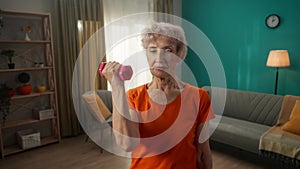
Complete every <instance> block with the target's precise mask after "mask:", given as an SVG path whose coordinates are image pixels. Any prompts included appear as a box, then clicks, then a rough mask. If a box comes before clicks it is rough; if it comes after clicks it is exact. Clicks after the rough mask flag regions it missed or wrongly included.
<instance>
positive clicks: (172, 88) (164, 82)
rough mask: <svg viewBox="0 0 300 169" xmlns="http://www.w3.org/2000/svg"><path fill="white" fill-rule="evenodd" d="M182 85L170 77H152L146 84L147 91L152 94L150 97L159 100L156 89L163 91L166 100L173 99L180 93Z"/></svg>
mask: <svg viewBox="0 0 300 169" xmlns="http://www.w3.org/2000/svg"><path fill="white" fill-rule="evenodd" d="M183 87H184V84H183V82H181V81H177V80H175V79H174V78H172V77H167V78H157V77H153V79H152V81H151V82H150V83H149V84H147V88H148V93H149V94H150V95H152V99H154V100H159V98H157V97H158V96H159V95H157V94H154V95H156V96H153V93H157V91H160V92H163V93H164V95H165V98H166V99H167V102H168V103H169V102H171V101H173V100H174V99H175V98H176V97H177V96H178V95H180V92H181V89H182V88H183Z"/></svg>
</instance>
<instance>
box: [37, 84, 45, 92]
mask: <svg viewBox="0 0 300 169" xmlns="http://www.w3.org/2000/svg"><path fill="white" fill-rule="evenodd" d="M36 90H37V92H39V93H42V92H45V91H46V86H44V85H38V86H37V87H36Z"/></svg>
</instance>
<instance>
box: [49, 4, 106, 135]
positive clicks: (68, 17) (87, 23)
mask: <svg viewBox="0 0 300 169" xmlns="http://www.w3.org/2000/svg"><path fill="white" fill-rule="evenodd" d="M56 8H57V10H58V11H57V16H56V20H57V21H58V22H57V25H56V28H55V30H56V37H55V39H56V56H57V58H56V65H57V66H56V68H57V69H56V73H57V83H58V84H57V86H58V100H59V112H60V126H61V135H62V136H73V135H78V134H80V133H82V129H81V125H80V123H79V121H78V119H81V118H80V117H79V118H78V114H77V115H76V112H77V111H78V110H79V111H81V110H82V104H81V102H80V96H81V94H82V93H83V92H85V91H87V90H94V89H95V88H106V82H105V81H103V80H101V79H100V78H99V77H96V76H95V71H96V70H97V64H95V63H97V61H98V60H100V59H99V58H98V57H99V56H100V53H103V51H104V50H105V48H104V41H103V39H104V37H103V36H98V37H97V38H92V37H93V36H94V35H95V32H97V31H98V30H99V29H100V28H101V27H102V26H103V5H102V1H101V0H56ZM87 43H88V45H87ZM94 49H95V50H94ZM75 68H77V69H75ZM93 75H94V76H93ZM74 77H75V78H74ZM74 79H76V80H75V81H74ZM72 84H73V85H72ZM74 93H75V94H74ZM74 95H75V97H74ZM74 98H75V99H74ZM75 110H76V111H75Z"/></svg>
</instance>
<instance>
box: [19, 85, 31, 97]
mask: <svg viewBox="0 0 300 169" xmlns="http://www.w3.org/2000/svg"><path fill="white" fill-rule="evenodd" d="M18 90H19V93H20V94H21V95H28V94H30V93H31V92H32V85H31V84H28V85H23V86H19V87H18Z"/></svg>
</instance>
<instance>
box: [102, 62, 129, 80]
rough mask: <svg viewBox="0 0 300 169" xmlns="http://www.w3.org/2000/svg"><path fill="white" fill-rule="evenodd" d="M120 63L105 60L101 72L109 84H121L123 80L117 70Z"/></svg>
mask: <svg viewBox="0 0 300 169" xmlns="http://www.w3.org/2000/svg"><path fill="white" fill-rule="evenodd" d="M121 66H122V65H121V64H120V63H118V62H115V61H113V62H107V63H106V65H105V67H104V69H103V70H102V74H103V75H104V77H105V78H106V79H107V80H108V82H109V83H110V85H112V86H113V85H114V84H115V85H117V84H123V83H124V82H123V81H122V80H121V79H120V77H119V71H120V68H121Z"/></svg>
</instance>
